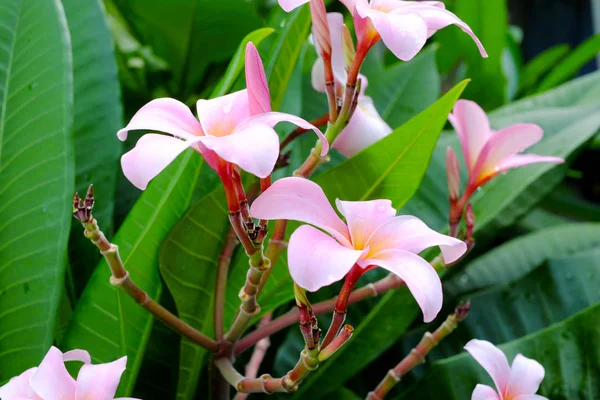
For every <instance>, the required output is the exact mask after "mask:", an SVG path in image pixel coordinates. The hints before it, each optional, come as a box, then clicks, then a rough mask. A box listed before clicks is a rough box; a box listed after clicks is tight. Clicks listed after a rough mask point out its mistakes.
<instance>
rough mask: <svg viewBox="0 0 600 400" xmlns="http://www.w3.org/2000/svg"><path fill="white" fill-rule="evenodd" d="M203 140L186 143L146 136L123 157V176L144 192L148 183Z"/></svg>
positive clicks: (163, 137)
mask: <svg viewBox="0 0 600 400" xmlns="http://www.w3.org/2000/svg"><path fill="white" fill-rule="evenodd" d="M201 138H203V136H200V137H196V138H192V139H191V140H185V141H184V140H180V139H176V138H173V137H169V136H165V135H157V134H151V133H149V134H146V135H144V136H142V137H141V138H140V140H138V142H137V143H136V145H135V147H134V148H133V149H132V150H131V151H129V152H127V153H125V154H124V155H123V156H122V157H121V167H122V169H123V174H124V175H125V177H127V179H129V181H131V183H133V184H134V185H135V187H137V188H138V189H141V190H144V189H146V187H147V186H148V182H150V181H151V180H152V179H153V178H154V177H155V176H156V175H158V174H159V173H160V172H161V171H162V170H163V169H165V168H166V167H167V166H168V165H169V164H170V163H171V162H172V161H173V160H174V159H175V158H176V157H177V156H178V155H179V154H181V153H182V152H183V151H184V150H185V149H187V148H188V147H190V146H192V145H194V143H196V142H197V141H198V140H199V139H201Z"/></svg>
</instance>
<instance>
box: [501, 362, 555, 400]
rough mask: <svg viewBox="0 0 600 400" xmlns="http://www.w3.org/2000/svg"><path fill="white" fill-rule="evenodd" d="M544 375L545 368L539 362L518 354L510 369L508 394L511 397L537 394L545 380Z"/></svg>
mask: <svg viewBox="0 0 600 400" xmlns="http://www.w3.org/2000/svg"><path fill="white" fill-rule="evenodd" d="M544 374H545V371H544V367H542V365H541V364H540V363H539V362H537V361H536V360H532V359H531V358H527V357H524V356H523V355H521V354H517V356H516V357H515V359H514V360H513V363H512V365H511V367H510V377H509V378H508V385H507V388H506V391H507V393H506V394H507V395H510V396H511V397H517V396H522V395H533V394H535V393H536V392H537V391H538V389H539V388H540V384H541V383H542V381H543V380H544Z"/></svg>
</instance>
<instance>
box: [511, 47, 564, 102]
mask: <svg viewBox="0 0 600 400" xmlns="http://www.w3.org/2000/svg"><path fill="white" fill-rule="evenodd" d="M570 50H571V48H570V47H569V45H568V44H559V45H557V46H554V47H551V48H549V49H548V50H545V51H543V52H542V53H540V54H538V55H537V56H536V57H535V58H534V59H533V60H531V61H529V63H527V65H525V67H524V68H523V71H522V72H521V82H520V83H519V93H521V94H522V93H526V92H528V91H529V90H530V89H531V88H533V87H534V86H535V84H536V83H538V82H539V81H540V80H541V79H542V77H543V76H544V75H546V74H547V73H548V71H550V70H551V69H552V68H553V67H554V66H555V65H557V63H558V62H559V61H560V60H562V59H563V58H564V57H565V56H566V55H567V54H568V53H569V51H570Z"/></svg>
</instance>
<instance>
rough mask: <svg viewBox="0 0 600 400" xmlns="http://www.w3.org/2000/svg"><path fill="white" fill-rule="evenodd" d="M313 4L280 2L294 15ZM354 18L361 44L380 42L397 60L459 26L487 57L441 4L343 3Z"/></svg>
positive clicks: (351, 0)
mask: <svg viewBox="0 0 600 400" xmlns="http://www.w3.org/2000/svg"><path fill="white" fill-rule="evenodd" d="M308 2H309V0H279V4H280V5H281V7H282V8H283V9H284V10H286V11H291V10H293V9H294V8H296V7H299V6H301V5H302V4H305V3H308ZM341 2H342V3H344V5H345V6H346V7H347V8H348V10H350V12H351V13H352V15H353V17H354V25H355V28H356V34H357V36H358V40H359V43H363V44H365V45H366V46H368V47H370V46H372V45H373V44H375V43H376V42H377V41H378V40H379V39H380V38H381V40H383V43H385V45H386V46H387V47H388V48H389V49H390V50H391V52H392V53H394V55H395V56H396V57H398V58H399V59H401V60H404V61H409V60H411V59H412V58H413V57H414V56H416V55H417V53H419V51H421V49H422V48H423V46H424V45H425V42H427V39H429V38H430V37H431V36H432V35H433V34H434V33H435V32H437V31H438V30H440V29H443V28H445V27H447V26H448V25H456V26H458V27H459V28H461V29H462V30H463V31H464V32H465V33H467V34H468V35H470V36H471V37H472V38H473V40H474V41H475V43H476V44H477V47H478V48H479V52H480V53H481V55H482V56H483V57H487V53H486V51H485V49H484V48H483V45H482V44H481V42H480V41H479V39H478V38H477V36H475V34H474V33H473V31H472V30H471V28H469V26H468V25H467V24H465V23H464V22H463V21H461V20H460V19H459V18H458V17H457V16H456V15H454V14H453V13H451V12H450V11H448V10H446V7H445V6H444V3H442V2H441V1H401V0H371V1H370V2H369V0H341Z"/></svg>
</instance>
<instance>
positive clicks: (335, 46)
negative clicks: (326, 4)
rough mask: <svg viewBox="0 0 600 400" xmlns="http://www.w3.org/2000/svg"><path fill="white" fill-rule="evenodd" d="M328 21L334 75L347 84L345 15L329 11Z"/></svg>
mask: <svg viewBox="0 0 600 400" xmlns="http://www.w3.org/2000/svg"><path fill="white" fill-rule="evenodd" d="M327 23H328V24H329V32H330V36H331V67H332V69H333V75H334V76H335V80H336V83H337V84H339V85H343V86H345V85H346V80H347V78H348V74H347V73H346V67H345V66H344V44H343V42H342V27H343V26H344V16H343V15H342V14H340V13H329V14H327ZM363 83H364V82H363Z"/></svg>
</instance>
